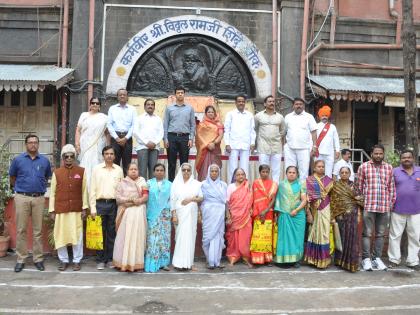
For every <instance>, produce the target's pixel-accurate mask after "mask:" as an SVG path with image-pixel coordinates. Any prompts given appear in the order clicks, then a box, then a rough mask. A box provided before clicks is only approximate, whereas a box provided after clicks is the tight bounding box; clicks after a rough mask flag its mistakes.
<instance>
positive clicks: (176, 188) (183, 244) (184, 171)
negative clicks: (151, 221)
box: [171, 163, 203, 271]
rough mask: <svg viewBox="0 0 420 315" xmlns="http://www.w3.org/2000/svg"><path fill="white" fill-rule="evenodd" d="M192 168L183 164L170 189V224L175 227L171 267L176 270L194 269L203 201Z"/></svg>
mask: <svg viewBox="0 0 420 315" xmlns="http://www.w3.org/2000/svg"><path fill="white" fill-rule="evenodd" d="M192 170H193V169H192V166H191V164H189V163H183V164H182V165H181V167H180V168H179V170H178V174H177V175H176V177H175V179H174V182H173V184H172V188H171V211H172V222H173V224H174V225H175V250H174V256H173V258H172V265H173V266H174V267H175V269H176V270H179V271H186V270H192V271H196V269H195V268H194V250H195V238H196V235H197V217H198V203H200V202H201V201H202V200H203V194H202V192H201V183H200V182H199V181H197V180H195V179H194V175H193V174H192Z"/></svg>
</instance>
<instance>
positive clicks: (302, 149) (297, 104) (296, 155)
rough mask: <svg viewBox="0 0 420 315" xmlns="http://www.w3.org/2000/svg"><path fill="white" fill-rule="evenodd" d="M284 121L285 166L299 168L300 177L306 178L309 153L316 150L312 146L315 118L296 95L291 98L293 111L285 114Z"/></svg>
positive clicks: (315, 126) (314, 140)
mask: <svg viewBox="0 0 420 315" xmlns="http://www.w3.org/2000/svg"><path fill="white" fill-rule="evenodd" d="M285 121H286V144H285V146H284V158H285V167H286V168H287V167H289V166H291V165H292V166H296V167H297V168H298V169H299V174H300V179H306V177H308V172H309V162H310V160H311V155H313V154H315V150H316V148H315V146H313V147H312V144H313V143H315V142H316V129H317V125H316V121H315V118H314V116H312V115H311V114H308V113H307V112H305V101H304V100H303V99H301V98H298V97H297V98H295V99H294V100H293V112H291V113H290V114H287V115H286V117H285ZM311 147H312V149H311Z"/></svg>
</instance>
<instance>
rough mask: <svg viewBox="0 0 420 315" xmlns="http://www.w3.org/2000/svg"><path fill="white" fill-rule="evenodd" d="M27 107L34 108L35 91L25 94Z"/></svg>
mask: <svg viewBox="0 0 420 315" xmlns="http://www.w3.org/2000/svg"><path fill="white" fill-rule="evenodd" d="M26 95H27V102H26V105H27V106H36V92H35V91H29V92H28V93H27V94H26Z"/></svg>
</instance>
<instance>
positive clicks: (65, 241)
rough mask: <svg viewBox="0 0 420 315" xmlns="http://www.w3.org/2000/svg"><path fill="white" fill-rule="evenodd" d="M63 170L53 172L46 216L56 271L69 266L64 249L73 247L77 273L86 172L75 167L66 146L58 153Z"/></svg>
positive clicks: (71, 148)
mask: <svg viewBox="0 0 420 315" xmlns="http://www.w3.org/2000/svg"><path fill="white" fill-rule="evenodd" d="M61 158H62V159H63V162H64V166H62V167H60V168H57V169H56V170H55V171H54V174H53V176H52V180H51V192H50V201H49V209H48V211H49V213H50V217H51V219H52V220H53V221H54V244H55V248H56V249H57V254H58V259H59V260H60V263H59V265H58V270H59V271H64V270H66V269H67V267H68V265H69V255H68V253H67V245H69V244H71V245H72V247H73V271H79V270H80V261H81V260H82V257H83V222H82V220H83V219H84V217H85V216H86V209H88V208H89V203H88V194H87V184H86V176H85V169H84V168H83V167H80V166H77V165H75V161H76V149H75V148H74V146H73V145H71V144H66V145H65V146H64V147H63V148H62V149H61Z"/></svg>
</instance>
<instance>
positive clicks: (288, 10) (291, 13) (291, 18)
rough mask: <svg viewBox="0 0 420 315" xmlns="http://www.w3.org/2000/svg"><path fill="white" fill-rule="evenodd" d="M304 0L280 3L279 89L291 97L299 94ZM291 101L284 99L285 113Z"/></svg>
mask: <svg viewBox="0 0 420 315" xmlns="http://www.w3.org/2000/svg"><path fill="white" fill-rule="evenodd" d="M303 3H304V0H282V1H281V3H280V11H281V21H280V56H281V57H280V89H281V90H282V91H283V92H284V93H286V94H287V95H290V96H292V97H295V96H299V69H300V51H301V42H302V27H303ZM291 106H292V102H290V101H288V100H285V113H283V114H287V113H289V112H290V111H291V109H290V108H291Z"/></svg>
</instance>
